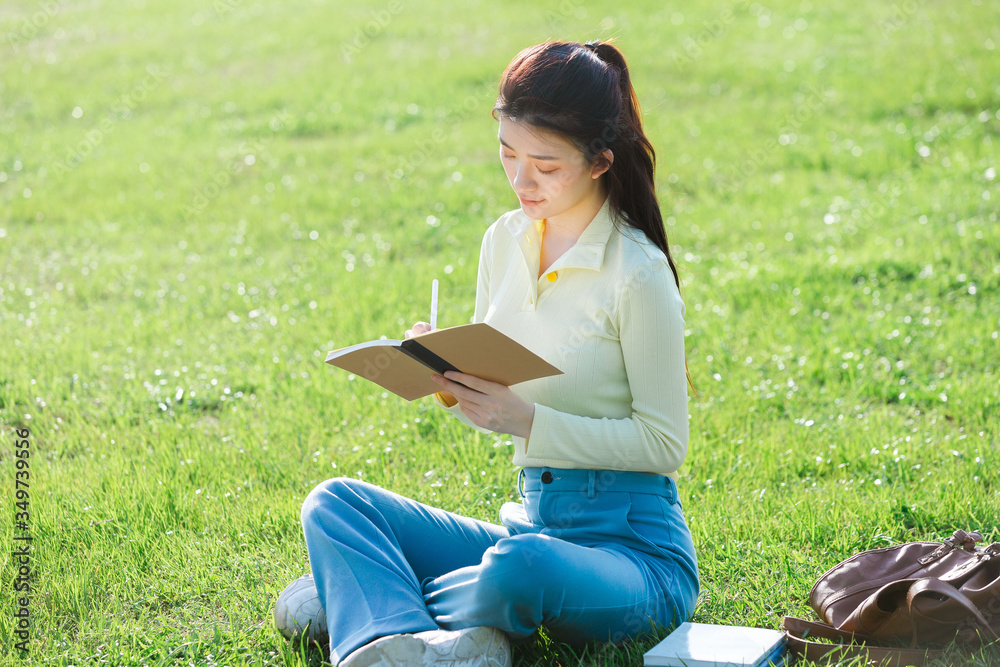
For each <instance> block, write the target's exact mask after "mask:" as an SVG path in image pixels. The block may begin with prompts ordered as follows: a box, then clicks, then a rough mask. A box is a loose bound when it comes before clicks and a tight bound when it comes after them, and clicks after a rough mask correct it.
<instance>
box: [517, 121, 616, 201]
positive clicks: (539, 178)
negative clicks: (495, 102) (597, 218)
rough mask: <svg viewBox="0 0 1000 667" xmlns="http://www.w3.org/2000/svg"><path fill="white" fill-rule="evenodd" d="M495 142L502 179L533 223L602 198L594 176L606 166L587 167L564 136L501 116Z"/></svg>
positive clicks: (602, 171) (598, 184)
mask: <svg viewBox="0 0 1000 667" xmlns="http://www.w3.org/2000/svg"><path fill="white" fill-rule="evenodd" d="M499 139H500V161H501V162H502V163H503V168H504V171H505V172H506V173H507V180H508V181H510V186H511V187H512V188H514V193H515V194H517V197H518V199H519V200H520V202H521V210H522V211H524V213H525V214H526V215H528V216H529V217H531V218H532V219H534V220H542V219H544V218H556V217H557V216H560V215H561V214H564V213H571V212H572V211H573V210H574V209H575V208H576V207H578V206H581V205H583V206H586V205H587V204H588V203H589V202H592V201H593V200H594V198H596V197H601V198H603V194H604V193H603V190H602V186H601V181H600V178H599V177H600V175H601V174H603V173H604V172H605V171H607V169H608V166H609V165H607V164H605V163H604V162H603V161H598V162H597V163H596V164H593V165H592V164H590V163H588V162H587V161H586V158H585V157H584V155H583V153H582V152H581V151H580V149H578V148H577V147H576V146H574V145H573V144H572V143H570V142H569V141H567V140H566V139H564V138H563V137H561V136H559V135H557V134H555V133H552V132H548V131H546V130H541V129H538V128H536V127H533V126H531V125H528V124H526V123H520V122H517V121H513V120H511V119H509V118H505V117H503V116H501V117H500V132H499Z"/></svg>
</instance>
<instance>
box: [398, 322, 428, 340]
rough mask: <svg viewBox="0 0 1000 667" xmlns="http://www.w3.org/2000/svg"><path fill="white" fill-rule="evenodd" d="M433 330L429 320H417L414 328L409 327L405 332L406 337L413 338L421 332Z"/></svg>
mask: <svg viewBox="0 0 1000 667" xmlns="http://www.w3.org/2000/svg"><path fill="white" fill-rule="evenodd" d="M430 330H431V325H430V324H428V323H427V322H417V323H416V324H414V325H413V328H412V329H407V330H406V333H405V334H403V336H404V338H413V337H414V336H419V335H420V334H425V333H427V332H428V331H430Z"/></svg>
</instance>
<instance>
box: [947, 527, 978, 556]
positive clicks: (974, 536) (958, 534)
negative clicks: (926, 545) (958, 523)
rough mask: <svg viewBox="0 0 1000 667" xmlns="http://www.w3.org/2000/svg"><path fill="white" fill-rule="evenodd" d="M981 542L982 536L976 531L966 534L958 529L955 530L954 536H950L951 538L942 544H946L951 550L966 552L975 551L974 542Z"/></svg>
mask: <svg viewBox="0 0 1000 667" xmlns="http://www.w3.org/2000/svg"><path fill="white" fill-rule="evenodd" d="M982 541H983V536H982V535H981V534H980V533H978V532H976V531H972V532H971V533H967V532H965V531H964V530H961V529H960V530H956V531H955V534H954V535H952V536H951V537H946V538H945V540H944V543H945V544H947V545H948V546H949V547H951V548H952V549H964V550H966V551H975V550H976V542H982Z"/></svg>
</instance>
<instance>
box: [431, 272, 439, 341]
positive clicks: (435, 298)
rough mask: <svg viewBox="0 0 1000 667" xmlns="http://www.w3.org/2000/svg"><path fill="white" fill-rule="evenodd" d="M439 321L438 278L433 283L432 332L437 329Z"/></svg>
mask: <svg viewBox="0 0 1000 667" xmlns="http://www.w3.org/2000/svg"><path fill="white" fill-rule="evenodd" d="M437 319H438V281H437V278H435V279H434V282H432V283H431V331H434V329H437Z"/></svg>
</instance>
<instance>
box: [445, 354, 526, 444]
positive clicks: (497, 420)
mask: <svg viewBox="0 0 1000 667" xmlns="http://www.w3.org/2000/svg"><path fill="white" fill-rule="evenodd" d="M434 381H435V382H437V383H438V384H439V385H441V387H442V388H443V389H444V390H445V391H448V392H450V393H451V394H452V395H454V396H455V398H457V399H458V407H459V408H461V410H462V412H463V413H465V415H466V416H467V417H468V418H469V419H471V420H472V422H473V423H474V424H475V425H476V426H479V427H481V428H486V429H489V430H491V431H494V432H496V433H509V434H510V435H517V436H520V437H522V438H525V439H527V437H528V435H529V434H530V433H531V420H532V419H534V417H535V406H534V404H533V403H528V402H527V401H525V400H524V399H523V398H521V397H520V396H518V395H517V394H515V393H514V392H513V391H511V389H510V387H505V386H504V385H502V384H500V383H498V382H490V381H489V380H483V379H482V378H478V377H476V376H475V375H466V374H465V373H458V372H456V371H448V372H447V373H445V374H444V377H441V376H440V375H435V376H434Z"/></svg>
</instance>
